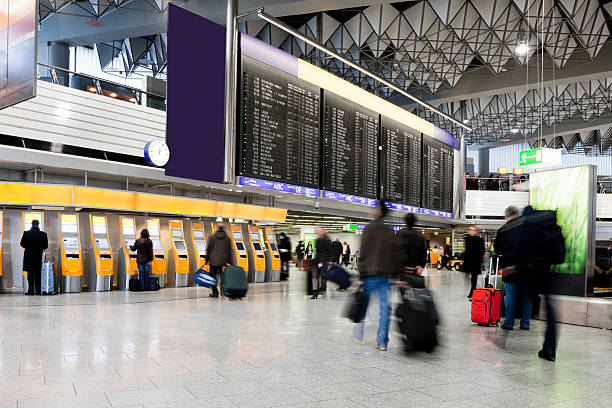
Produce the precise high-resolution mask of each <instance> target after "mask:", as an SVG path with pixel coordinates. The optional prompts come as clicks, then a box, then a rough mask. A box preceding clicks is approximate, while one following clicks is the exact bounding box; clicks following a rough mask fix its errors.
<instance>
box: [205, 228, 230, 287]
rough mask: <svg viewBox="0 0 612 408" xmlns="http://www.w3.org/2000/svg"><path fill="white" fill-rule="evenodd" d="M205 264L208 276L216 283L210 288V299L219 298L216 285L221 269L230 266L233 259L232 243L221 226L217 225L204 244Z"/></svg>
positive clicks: (219, 280) (219, 278) (220, 275)
mask: <svg viewBox="0 0 612 408" xmlns="http://www.w3.org/2000/svg"><path fill="white" fill-rule="evenodd" d="M206 263H207V264H210V274H211V275H212V276H214V278H215V279H216V281H217V283H216V284H215V285H214V286H212V287H211V289H212V294H211V295H210V297H214V298H217V297H219V289H218V287H217V285H219V282H221V278H222V275H223V268H224V267H225V265H232V264H233V263H234V259H233V256H232V241H230V238H229V237H228V236H227V234H226V233H225V230H224V229H223V224H217V230H216V231H215V233H214V234H213V235H212V236H211V237H210V238H209V239H208V242H207V244H206Z"/></svg>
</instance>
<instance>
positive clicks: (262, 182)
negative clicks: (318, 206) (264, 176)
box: [238, 176, 319, 198]
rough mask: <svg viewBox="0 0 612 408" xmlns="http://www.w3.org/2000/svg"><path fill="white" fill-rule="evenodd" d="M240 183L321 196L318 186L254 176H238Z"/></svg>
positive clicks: (285, 191) (265, 188) (310, 195)
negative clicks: (310, 186) (262, 178)
mask: <svg viewBox="0 0 612 408" xmlns="http://www.w3.org/2000/svg"><path fill="white" fill-rule="evenodd" d="M238 185H241V186H245V187H256V188H263V189H264V190H273V191H278V192H281V193H291V194H298V195H302V196H306V197H314V198H317V197H319V190H318V189H316V188H308V187H302V186H294V185H293V184H287V183H278V182H275V181H268V180H260V179H256V178H252V177H242V176H241V177H238Z"/></svg>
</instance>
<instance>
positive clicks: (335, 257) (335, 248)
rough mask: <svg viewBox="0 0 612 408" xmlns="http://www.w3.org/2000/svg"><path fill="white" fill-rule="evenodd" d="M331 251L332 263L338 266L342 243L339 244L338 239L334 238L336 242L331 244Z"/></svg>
mask: <svg viewBox="0 0 612 408" xmlns="http://www.w3.org/2000/svg"><path fill="white" fill-rule="evenodd" d="M332 251H333V262H335V263H337V264H340V258H341V257H342V242H340V238H336V240H335V241H334V242H332Z"/></svg>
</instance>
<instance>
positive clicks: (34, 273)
mask: <svg viewBox="0 0 612 408" xmlns="http://www.w3.org/2000/svg"><path fill="white" fill-rule="evenodd" d="M48 246H49V240H48V239H47V233H46V232H44V231H41V230H40V221H38V220H32V226H31V227H30V230H29V231H24V232H23V236H22V237H21V247H22V248H23V249H24V251H23V268H22V269H23V270H24V271H25V272H27V273H28V291H27V292H26V295H40V294H41V292H40V275H41V270H42V262H43V259H42V258H43V253H44V252H45V249H47V247H48Z"/></svg>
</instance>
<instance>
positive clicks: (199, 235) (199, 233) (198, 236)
mask: <svg viewBox="0 0 612 408" xmlns="http://www.w3.org/2000/svg"><path fill="white" fill-rule="evenodd" d="M193 239H204V231H202V230H200V229H194V230H193Z"/></svg>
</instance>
